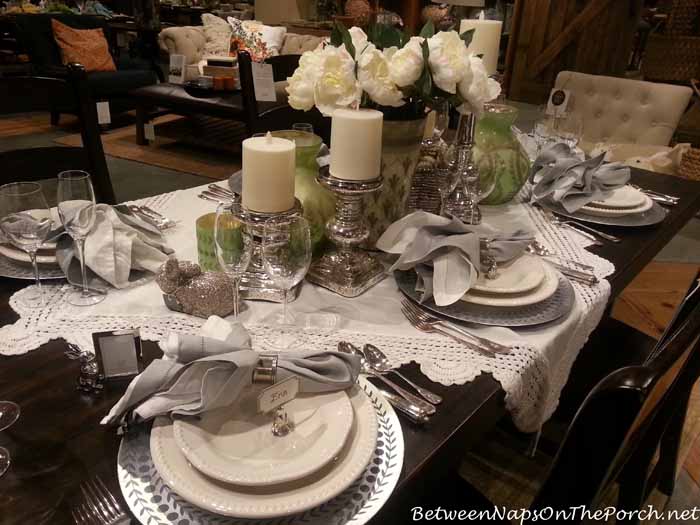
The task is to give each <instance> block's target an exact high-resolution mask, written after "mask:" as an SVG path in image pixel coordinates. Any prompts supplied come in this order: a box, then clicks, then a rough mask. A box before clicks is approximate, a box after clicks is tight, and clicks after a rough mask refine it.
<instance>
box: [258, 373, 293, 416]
mask: <svg viewBox="0 0 700 525" xmlns="http://www.w3.org/2000/svg"><path fill="white" fill-rule="evenodd" d="M298 393H299V378H298V377H296V376H292V377H288V378H287V379H285V380H284V381H280V382H279V383H276V384H274V385H272V386H269V387H267V388H266V389H265V390H263V391H262V392H260V395H259V396H258V412H262V413H264V414H266V413H268V412H272V411H273V410H275V409H276V408H277V407H280V406H282V405H284V404H285V403H288V402H289V401H291V400H292V399H294V398H295V397H297V394H298Z"/></svg>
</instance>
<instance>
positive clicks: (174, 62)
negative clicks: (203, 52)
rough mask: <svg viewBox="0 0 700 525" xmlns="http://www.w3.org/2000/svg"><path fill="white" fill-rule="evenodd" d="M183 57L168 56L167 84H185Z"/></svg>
mask: <svg viewBox="0 0 700 525" xmlns="http://www.w3.org/2000/svg"><path fill="white" fill-rule="evenodd" d="M185 70H186V68H185V55H170V67H169V68H168V82H171V83H173V84H183V83H184V82H185Z"/></svg>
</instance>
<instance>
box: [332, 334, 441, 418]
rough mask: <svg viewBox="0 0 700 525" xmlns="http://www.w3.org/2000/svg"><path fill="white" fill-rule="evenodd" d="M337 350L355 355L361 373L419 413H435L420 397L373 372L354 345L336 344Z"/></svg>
mask: <svg viewBox="0 0 700 525" xmlns="http://www.w3.org/2000/svg"><path fill="white" fill-rule="evenodd" d="M338 350H339V351H341V352H345V353H346V354H353V355H356V356H358V357H359V358H360V365H361V366H362V373H364V374H367V375H369V376H372V377H376V378H377V379H379V380H380V381H382V382H384V383H385V384H386V385H387V386H388V387H390V388H392V389H393V390H394V391H395V392H396V393H397V394H399V395H400V396H401V397H403V398H404V399H405V400H406V401H408V402H410V403H411V404H412V405H414V406H415V407H417V408H419V409H420V410H421V411H423V412H424V413H426V414H427V415H433V414H434V413H435V406H434V405H432V404H430V403H428V402H427V401H424V400H422V399H421V398H420V397H418V396H416V395H413V394H411V393H410V392H409V391H408V390H405V389H403V388H401V387H400V386H399V385H397V384H396V383H394V382H393V381H391V380H389V379H387V378H386V377H384V376H383V375H381V374H379V373H377V372H376V371H374V370H373V369H372V368H371V367H370V366H369V364H368V363H367V360H366V359H365V356H364V355H363V354H362V352H360V349H359V348H357V347H356V346H355V345H354V344H352V343H348V342H347V341H341V342H340V343H338Z"/></svg>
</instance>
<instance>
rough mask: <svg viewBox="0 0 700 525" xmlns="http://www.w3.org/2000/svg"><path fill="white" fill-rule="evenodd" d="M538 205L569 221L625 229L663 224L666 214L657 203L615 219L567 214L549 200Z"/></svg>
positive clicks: (581, 213)
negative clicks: (574, 220)
mask: <svg viewBox="0 0 700 525" xmlns="http://www.w3.org/2000/svg"><path fill="white" fill-rule="evenodd" d="M539 204H540V205H541V206H542V207H543V208H544V209H546V210H551V211H553V212H555V213H556V214H557V215H563V216H564V217H570V218H571V219H576V220H578V221H583V222H590V223H592V224H604V225H606V226H625V227H637V226H651V225H653V224H658V223H660V222H663V220H664V219H665V218H666V214H667V213H668V212H667V211H666V210H665V209H664V208H662V207H661V206H660V205H659V204H658V203H657V202H654V203H653V204H652V206H651V208H650V209H649V210H647V211H645V212H642V213H632V214H628V215H619V216H615V217H600V216H597V215H589V214H587V213H584V212H582V211H581V210H579V211H577V212H574V213H569V212H568V211H566V210H565V209H564V207H563V206H562V205H561V204H559V203H556V202H551V201H549V200H542V201H539Z"/></svg>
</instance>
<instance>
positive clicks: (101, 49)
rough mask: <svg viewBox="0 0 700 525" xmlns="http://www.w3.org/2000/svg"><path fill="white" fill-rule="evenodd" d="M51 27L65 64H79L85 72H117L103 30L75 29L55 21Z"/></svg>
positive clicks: (52, 21)
mask: <svg viewBox="0 0 700 525" xmlns="http://www.w3.org/2000/svg"><path fill="white" fill-rule="evenodd" d="M51 27H52V28H53V37H54V38H55V39H56V43H57V44H58V46H59V47H60V48H61V57H62V59H63V63H64V64H70V63H71V62H77V63H78V64H82V65H83V67H84V68H85V71H116V70H117V68H116V66H115V65H114V60H113V59H112V55H111V54H110V52H109V44H107V39H106V38H105V34H104V33H103V32H102V29H73V28H72V27H70V26H67V25H66V24H62V23H61V22H59V21H58V20H54V19H52V20H51Z"/></svg>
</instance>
